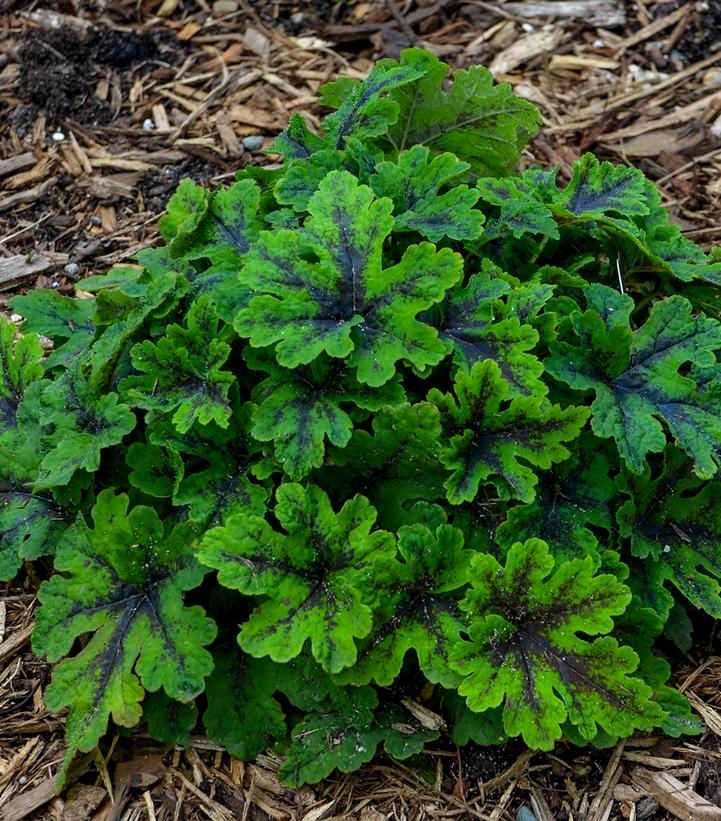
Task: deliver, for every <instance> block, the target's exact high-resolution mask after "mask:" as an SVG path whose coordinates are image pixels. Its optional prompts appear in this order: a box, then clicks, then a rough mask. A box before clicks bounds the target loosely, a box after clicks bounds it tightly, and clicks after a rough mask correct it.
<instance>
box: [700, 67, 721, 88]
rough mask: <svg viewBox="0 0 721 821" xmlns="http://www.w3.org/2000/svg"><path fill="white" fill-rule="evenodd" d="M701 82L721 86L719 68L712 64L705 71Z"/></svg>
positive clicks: (720, 70)
mask: <svg viewBox="0 0 721 821" xmlns="http://www.w3.org/2000/svg"><path fill="white" fill-rule="evenodd" d="M701 82H702V83H703V84H704V85H705V86H721V68H719V67H718V66H714V67H713V68H710V69H709V70H708V71H705V72H704V75H703V78H702V79H701Z"/></svg>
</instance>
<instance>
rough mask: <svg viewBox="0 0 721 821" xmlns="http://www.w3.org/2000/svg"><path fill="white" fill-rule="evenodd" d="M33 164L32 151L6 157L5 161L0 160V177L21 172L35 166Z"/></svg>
mask: <svg viewBox="0 0 721 821" xmlns="http://www.w3.org/2000/svg"><path fill="white" fill-rule="evenodd" d="M35 163H36V157H35V154H33V152H32V151H26V152H25V153H24V154H17V155H16V156H14V157H8V158H7V159H6V160H0V177H7V176H8V175H9V174H15V173H16V172H18V171H23V170H24V169H25V168H30V166H32V165H35Z"/></svg>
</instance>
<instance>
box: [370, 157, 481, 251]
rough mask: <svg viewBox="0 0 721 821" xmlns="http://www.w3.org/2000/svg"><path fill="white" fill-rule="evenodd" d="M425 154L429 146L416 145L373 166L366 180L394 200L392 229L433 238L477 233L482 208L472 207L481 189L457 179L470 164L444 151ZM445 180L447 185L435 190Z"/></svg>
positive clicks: (378, 193)
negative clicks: (474, 188) (392, 160)
mask: <svg viewBox="0 0 721 821" xmlns="http://www.w3.org/2000/svg"><path fill="white" fill-rule="evenodd" d="M429 160H430V149H429V148H428V147H427V146H424V145H416V146H413V148H411V149H409V150H408V151H402V152H401V153H400V154H399V155H398V157H397V159H396V160H395V162H381V163H379V164H378V165H377V166H376V173H375V174H374V175H373V176H372V177H371V179H370V185H371V188H372V189H373V191H374V192H375V194H376V196H378V197H389V198H390V199H391V200H393V212H394V214H395V224H394V229H395V230H396V231H398V230H410V231H417V232H418V233H419V234H422V235H423V236H424V237H426V238H427V239H429V240H431V241H432V242H438V241H439V240H440V239H442V238H443V237H444V236H445V237H449V238H450V239H457V240H470V239H476V238H477V237H478V236H479V235H480V233H481V231H482V230H483V214H482V213H481V212H480V211H479V210H477V209H475V208H474V207H473V206H474V205H475V204H476V202H477V201H478V197H479V196H480V194H479V192H478V191H473V190H472V189H469V187H468V186H467V185H462V184H458V182H457V178H458V177H459V176H460V175H462V174H463V173H464V172H465V171H467V170H468V169H469V168H470V165H469V164H468V163H465V162H459V161H458V159H457V158H456V157H455V156H454V155H453V154H449V153H445V154H440V155H438V156H436V157H434V158H433V159H432V160H431V161H430V162H429ZM451 181H455V182H453V183H452V182H451ZM445 186H451V187H450V190H447V191H445V193H440V191H441V188H443V187H445Z"/></svg>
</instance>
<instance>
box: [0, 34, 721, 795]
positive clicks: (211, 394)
mask: <svg viewBox="0 0 721 821" xmlns="http://www.w3.org/2000/svg"><path fill="white" fill-rule="evenodd" d="M447 74H448V67H447V66H445V65H444V64H443V63H441V62H440V61H439V60H438V59H437V58H435V57H433V56H431V55H430V54H427V53H425V52H422V51H420V50H414V49H411V50H409V51H405V52H403V54H402V55H401V57H400V60H399V61H398V62H396V61H394V60H383V61H381V62H379V63H378V64H377V66H376V67H375V68H374V70H373V71H372V72H371V74H370V75H369V76H368V78H367V79H366V80H365V81H363V82H358V81H355V80H350V79H340V80H337V81H336V82H333V83H330V84H329V85H327V86H325V87H324V88H323V89H322V96H321V103H322V104H324V105H325V106H328V107H329V108H331V109H333V113H331V114H330V115H329V116H327V117H326V118H325V120H324V121H323V127H322V131H321V133H320V134H315V133H313V132H312V131H311V130H310V129H309V128H308V126H307V124H306V122H305V120H304V119H303V118H302V117H300V116H295V117H293V119H292V120H291V122H290V124H289V126H288V128H287V129H286V131H285V132H283V134H281V135H280V136H279V137H278V138H277V139H276V140H275V142H274V143H273V145H272V146H271V149H270V151H271V153H273V154H277V155H280V158H281V160H282V163H278V164H277V167H274V168H252V167H250V168H246V169H244V170H242V171H241V172H239V173H238V174H237V181H236V182H234V184H232V185H230V186H228V187H224V188H220V189H219V190H217V191H214V192H211V191H208V190H206V189H204V188H202V187H199V186H197V185H195V184H194V183H192V182H190V181H187V180H186V181H184V182H182V183H181V185H180V187H179V189H178V191H177V193H176V194H175V196H174V197H173V199H172V200H171V202H170V204H169V206H168V212H167V215H166V216H164V217H163V218H162V220H161V223H160V227H161V231H162V234H163V237H164V239H165V245H164V246H163V247H160V248H153V249H147V250H145V251H143V252H142V253H140V254H139V255H138V263H139V264H138V265H129V266H121V267H117V268H114V269H113V270H111V271H110V272H109V273H108V274H107V275H105V276H97V277H91V278H90V279H87V280H85V281H84V282H83V283H82V289H83V290H82V291H81V292H80V294H79V296H78V298H75V299H70V298H67V297H65V296H61V295H60V294H58V293H56V292H53V291H34V292H31V293H28V294H27V295H25V296H19V297H17V298H15V299H14V300H13V301H12V307H13V309H14V311H16V312H17V313H19V314H20V315H21V316H22V317H24V324H23V326H22V334H21V335H17V334H16V333H15V329H14V327H13V325H11V324H10V323H9V322H7V321H5V322H3V324H2V325H0V361H1V362H2V371H1V374H0V417H1V418H2V428H1V433H0V476H1V478H2V484H1V485H0V488H1V494H0V499H1V507H0V532H1V534H2V543H1V546H0V578H2V579H10V578H12V577H13V576H14V575H15V574H16V573H17V572H18V570H19V568H20V567H21V566H22V564H23V562H28V561H34V562H36V563H37V565H36V566H37V568H38V570H39V572H41V573H43V572H44V573H45V574H46V576H47V577H48V578H47V581H45V582H44V583H43V585H42V587H41V589H40V594H39V597H40V601H41V607H40V609H39V612H38V618H37V628H36V630H35V634H34V637H33V647H34V650H35V652H36V653H37V654H39V655H42V656H45V657H47V659H48V660H49V661H50V662H52V663H54V664H55V667H54V672H53V678H52V683H51V684H50V686H49V687H48V690H47V693H46V699H47V704H48V706H49V707H50V708H51V709H53V710H61V709H63V708H66V707H67V708H69V717H68V724H67V739H68V743H69V753H68V756H69V758H68V760H69V759H70V758H71V757H72V755H73V754H74V753H75V752H76V751H78V750H89V749H92V748H93V747H94V746H95V745H97V744H98V742H99V740H100V739H101V737H102V736H103V734H104V733H105V732H106V731H107V729H108V723H109V719H111V718H112V721H113V722H114V723H115V724H116V725H119V726H121V727H128V728H130V727H135V726H136V725H139V724H140V723H141V722H142V723H143V724H144V726H145V727H146V729H147V730H148V731H149V732H150V733H151V734H152V735H153V736H154V737H156V738H158V739H160V740H162V741H167V742H176V743H184V742H185V741H187V739H188V736H189V733H191V732H205V733H207V734H208V735H209V736H210V737H211V738H212V739H214V740H215V741H217V742H219V743H221V744H222V745H224V746H225V747H226V748H227V749H228V750H229V751H230V752H231V753H232V754H233V755H235V756H239V757H241V758H245V759H252V758H253V757H254V756H256V755H257V754H259V753H260V752H262V751H264V750H266V749H267V748H269V747H271V746H275V749H277V750H278V751H279V752H280V753H281V754H282V755H284V756H285V763H284V765H283V767H282V769H281V776H282V778H283V779H284V781H285V782H286V783H287V784H289V785H297V784H300V783H303V782H313V781H317V780H319V779H321V778H323V777H325V776H326V775H327V774H328V773H330V772H331V771H332V770H333V769H334V768H336V767H337V768H339V769H341V770H350V769H353V768H355V767H358V766H359V765H360V764H361V763H362V762H364V761H368V760H370V759H371V758H372V757H373V755H374V754H375V753H376V750H377V749H378V748H379V747H380V746H381V745H382V747H383V748H384V749H385V751H386V752H387V753H388V754H390V755H391V756H395V757H397V758H405V757H408V756H411V755H413V754H416V753H419V752H420V751H421V750H422V749H423V747H424V745H425V744H426V743H427V742H429V741H435V740H436V739H439V737H442V738H445V739H446V740H447V741H451V742H452V743H455V744H465V743H467V742H468V741H469V740H473V741H475V742H476V743H479V744H497V743H501V742H503V741H504V739H506V738H509V737H513V736H522V738H523V740H524V741H525V742H526V743H527V744H528V745H530V746H531V747H534V748H539V749H550V748H551V747H553V745H554V744H555V743H556V742H557V741H558V740H559V739H561V738H565V739H570V740H572V741H574V742H577V743H579V744H583V743H587V742H592V743H594V744H598V745H608V744H612V743H613V742H614V740H615V739H617V738H619V737H624V736H627V735H629V734H631V733H633V732H635V731H637V730H642V731H643V730H650V729H652V728H656V727H660V728H663V730H664V731H665V732H667V733H670V734H672V735H679V734H681V733H686V732H688V733H693V732H697V731H698V729H699V725H698V721H697V719H696V718H695V717H694V716H693V714H692V713H691V712H690V709H689V706H688V704H687V703H686V701H685V700H684V698H683V697H682V696H681V695H680V694H679V693H678V692H677V691H675V690H674V689H673V688H672V687H670V686H669V685H668V679H669V674H670V665H669V663H668V659H667V656H665V655H664V653H666V654H668V652H669V650H673V645H674V644H675V645H677V646H678V647H680V648H681V649H682V650H687V649H688V648H689V647H690V645H691V642H692V628H693V627H694V625H698V624H699V623H702V624H706V623H707V622H708V621H709V620H711V619H719V618H721V595H720V588H719V579H720V578H721V504H720V502H721V482H719V466H720V465H721V364H719V359H720V354H719V352H720V351H721V324H719V322H718V321H717V319H715V318H714V317H715V315H716V314H717V312H718V307H719V304H721V301H720V299H719V296H720V294H721V291H720V290H719V285H720V284H721V261H719V260H718V259H717V258H715V257H713V256H712V257H707V256H706V255H705V254H704V253H703V251H702V250H701V249H699V248H698V247H697V246H695V245H694V244H692V243H691V242H689V241H688V240H686V239H684V238H683V237H682V236H681V233H680V230H679V229H678V227H676V226H675V225H673V224H671V223H670V222H669V219H668V215H667V213H666V211H665V210H664V208H663V207H662V205H661V199H660V196H659V194H658V192H657V190H656V189H655V188H654V186H653V185H652V184H651V183H650V182H648V181H647V180H646V179H645V178H644V176H643V175H642V174H641V173H640V172H639V171H637V170H634V169H632V168H626V167H621V166H614V165H611V164H609V163H607V162H599V160H598V159H596V158H595V157H594V156H593V155H590V154H587V155H585V156H583V157H582V158H581V159H580V160H579V161H578V162H577V163H575V165H574V166H573V170H572V176H571V178H570V181H569V182H567V184H560V183H559V182H558V180H557V170H556V169H539V168H530V169H527V170H525V171H523V172H522V173H519V172H517V171H516V170H515V169H516V168H517V164H518V161H519V157H520V152H521V150H522V148H523V146H524V145H525V143H526V142H527V141H528V139H529V138H530V136H531V135H532V134H533V132H534V131H535V129H536V128H537V126H538V124H539V119H540V118H539V115H538V113H537V111H536V110H535V109H534V108H533V106H531V105H530V104H529V103H527V102H524V101H522V100H519V99H516V98H514V97H513V95H512V94H511V90H510V87H509V86H507V85H495V84H494V83H493V81H492V79H491V76H490V74H489V73H488V72H487V71H486V70H485V69H483V68H480V67H479V68H471V69H469V70H467V71H458V72H457V73H456V74H455V77H454V79H453V82H452V83H450V84H448V82H447ZM38 334H41V335H44V336H45V337H48V338H50V339H51V340H52V343H53V347H52V352H51V353H50V354H49V355H47V356H43V349H42V348H41V345H40V341H39V338H38Z"/></svg>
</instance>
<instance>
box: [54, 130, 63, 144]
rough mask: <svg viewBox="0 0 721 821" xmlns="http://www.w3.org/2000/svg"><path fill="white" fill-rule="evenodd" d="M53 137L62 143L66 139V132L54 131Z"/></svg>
mask: <svg viewBox="0 0 721 821" xmlns="http://www.w3.org/2000/svg"><path fill="white" fill-rule="evenodd" d="M53 139H54V140H55V142H56V143H61V142H62V141H63V140H64V139H65V134H63V132H62V131H54V132H53Z"/></svg>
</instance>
